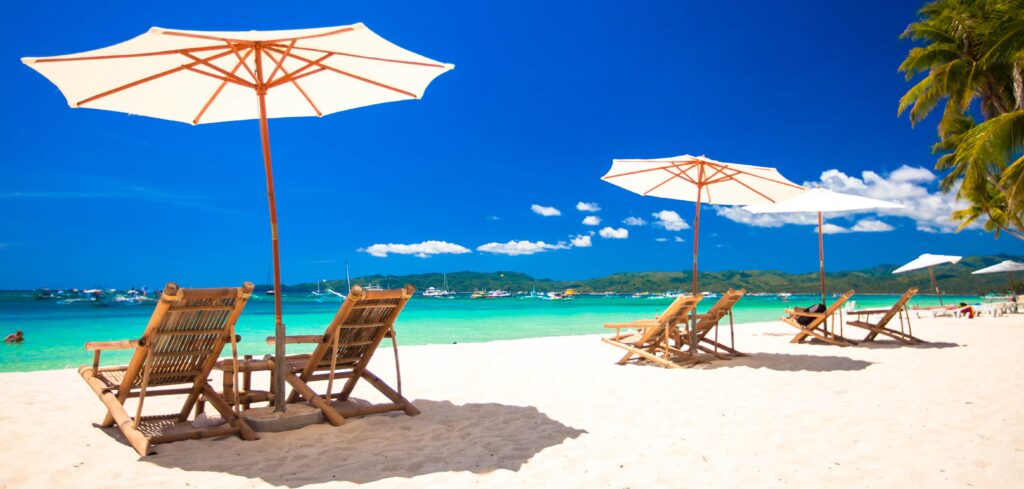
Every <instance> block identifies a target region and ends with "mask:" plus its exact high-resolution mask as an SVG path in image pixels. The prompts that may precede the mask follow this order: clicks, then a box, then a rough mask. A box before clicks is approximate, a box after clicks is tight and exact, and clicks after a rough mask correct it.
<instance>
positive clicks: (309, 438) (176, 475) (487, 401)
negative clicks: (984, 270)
mask: <svg viewBox="0 0 1024 489" xmlns="http://www.w3.org/2000/svg"><path fill="white" fill-rule="evenodd" d="M914 326H915V327H914V333H915V334H916V335H918V336H920V337H922V338H924V339H927V340H930V341H932V343H931V344H929V345H924V346H920V347H895V346H894V345H892V344H888V343H883V344H880V345H875V346H870V347H854V348H838V347H833V346H824V345H807V344H804V345H791V344H789V343H788V339H789V337H790V336H791V335H792V333H793V330H792V329H790V328H788V327H786V326H785V325H782V324H780V323H761V324H748V325H741V326H738V334H737V345H738V346H739V347H740V349H741V350H743V351H746V352H749V353H752V355H751V356H750V357H748V358H744V359H739V360H733V361H720V362H715V363H713V364H711V365H710V366H705V367H701V368H695V369H686V370H665V369H661V368H657V367H653V366H636V365H631V366H624V367H623V366H617V365H615V364H614V361H615V360H617V359H618V358H619V356H620V350H617V349H614V348H612V347H610V346H607V345H605V344H602V343H600V342H599V341H598V339H597V337H593V336H590V337H563V338H542V339H528V340H519V341H505V342H494V343H484V344H460V345H434V346H419V347H406V348H403V349H402V351H401V356H402V365H403V372H404V379H403V380H404V388H405V394H406V396H407V397H409V398H410V399H413V400H414V402H415V403H416V404H417V406H419V408H420V409H422V410H423V414H422V415H420V416H417V417H408V416H404V415H377V416H371V417H366V418H362V419H352V420H350V421H349V422H348V423H347V424H346V425H344V426H342V427H337V428H334V427H331V426H328V425H316V426H310V427H306V428H303V429H301V430H297V431H292V432H287V433H271V434H263V435H262V439H261V440H259V441H254V442H243V441H241V440H239V439H237V438H224V439H216V440H198V441H186V442H179V443H174V444H168V445H159V446H157V451H158V454H157V455H153V456H150V457H146V458H145V459H141V460H140V459H139V458H138V457H137V456H136V453H135V451H134V450H132V449H131V448H130V447H129V446H127V445H124V444H122V443H121V442H119V441H118V437H117V436H115V433H116V430H102V429H99V428H96V427H95V426H94V425H93V423H96V422H98V421H100V419H101V418H102V415H103V413H104V410H103V407H102V405H101V404H100V403H99V401H98V400H97V399H96V398H95V396H94V395H93V394H92V392H91V391H90V390H89V389H88V388H87V387H86V385H85V383H84V382H82V380H81V379H80V377H79V376H78V374H77V373H76V372H75V371H73V370H59V371H47V372H34V373H15V374H3V375H0V394H2V395H3V399H4V400H5V402H4V403H3V404H2V405H0V461H2V463H0V487H60V486H71V487H132V488H139V487H186V486H191V487H218V488H232V487H269V486H286V487H304V486H326V485H330V486H331V487H339V486H346V485H352V483H366V484H368V485H372V486H374V487H403V488H404V487H587V488H593V487H616V488H618V487H633V488H646V487H749V488H762V487H813V488H819V487H923V488H941V487H977V488H1001V487H1006V488H1011V487H1024V395H1022V393H1024V391H1022V384H1024V380H1022V372H1024V357H1022V354H1024V316H1016V317H1013V316H1011V317H1004V318H995V319H990V318H986V319H975V320H966V319H963V320H960V319H937V320H919V321H916V322H915V325H914ZM852 329H853V328H848V330H852ZM848 332H849V331H848ZM851 336H852V335H851ZM242 346H243V351H244V343H243V344H242ZM373 367H374V368H373V370H374V371H375V373H377V374H378V375H380V376H381V377H383V378H385V379H386V380H388V381H389V382H392V379H393V378H394V376H393V372H394V371H393V364H392V359H391V356H390V351H389V350H382V351H381V352H380V353H379V354H378V356H377V358H376V359H375V360H374V364H373ZM217 380H218V382H217V384H216V385H218V386H219V377H217ZM375 394H376V392H375V391H373V390H372V389H371V388H370V387H368V386H361V387H360V388H357V389H356V396H357V397H360V396H366V398H367V399H370V400H379V397H378V396H376V395H375ZM165 400H169V399H167V398H158V400H147V404H146V406H147V408H148V407H160V404H161V403H163V402H164V401H165ZM178 402H180V401H178ZM174 410H175V411H176V409H174ZM169 411H170V410H159V409H158V410H156V411H148V410H147V412H151V413H153V412H157V413H159V412H169ZM339 481H340V482H339Z"/></svg>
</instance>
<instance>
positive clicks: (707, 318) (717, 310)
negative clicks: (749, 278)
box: [697, 289, 747, 331]
mask: <svg viewBox="0 0 1024 489" xmlns="http://www.w3.org/2000/svg"><path fill="white" fill-rule="evenodd" d="M746 293H747V289H740V290H733V289H729V290H727V291H726V292H725V293H724V294H722V297H721V298H719V299H718V302H716V303H715V305H713V306H711V309H708V312H706V313H704V314H703V315H702V317H701V318H700V320H698V321H697V331H702V330H707V329H711V328H713V327H714V326H715V325H716V324H718V321H720V320H721V319H722V318H723V317H725V316H726V314H729V311H731V310H732V307H733V306H735V305H736V303H737V302H739V300H740V299H741V298H742V297H743V295H744V294H746Z"/></svg>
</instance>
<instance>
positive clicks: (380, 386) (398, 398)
mask: <svg viewBox="0 0 1024 489" xmlns="http://www.w3.org/2000/svg"><path fill="white" fill-rule="evenodd" d="M362 377H363V378H364V379H366V381H367V382H369V383H370V385H372V386H374V387H375V388H376V389H377V390H378V391H380V393H381V394H384V396H385V397H387V398H388V399H390V400H391V402H393V403H395V404H401V405H404V406H405V409H404V411H405V414H408V415H409V416H416V415H417V414H420V410H419V409H418V408H417V407H416V406H413V404H412V403H411V402H409V400H408V399H406V398H404V397H402V395H401V394H399V393H398V392H395V390H394V389H392V388H391V386H389V385H387V384H385V383H384V381H383V380H381V379H380V377H377V376H376V375H373V374H372V373H370V371H369V370H365V369H364V370H363V373H362Z"/></svg>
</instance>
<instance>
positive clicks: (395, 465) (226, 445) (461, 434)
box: [105, 399, 586, 487]
mask: <svg viewBox="0 0 1024 489" xmlns="http://www.w3.org/2000/svg"><path fill="white" fill-rule="evenodd" d="M413 403H414V404H415V405H416V406H417V407H418V408H420V410H422V414H420V415H419V416H415V417H409V416H405V415H404V414H392V415H373V416H367V417H363V418H351V419H348V420H347V423H346V424H345V425H343V426H339V427H332V426H330V425H327V424H319V425H314V426H307V427H305V428H302V429H299V430H295V431H290V432H285V433H261V434H260V436H261V437H262V439H261V440H258V441H251V442H244V441H241V440H239V439H237V438H224V439H215V440H200V441H188V442H178V443H171V444H166V445H157V448H156V450H157V454H156V455H151V456H149V457H146V458H144V459H142V461H143V462H148V463H153V464H156V465H159V466H162V467H167V468H177V469H182V470H187V471H211V472H223V473H229V474H234V475H237V476H241V477H247V478H254V479H262V480H263V481H265V482H267V483H269V484H273V485H275V486H287V487H299V486H304V485H307V484H316V483H323V482H329V481H349V482H356V483H366V482H373V481H377V480H380V479H386V478H389V477H404V478H409V477H415V476H418V475H425V474H432V473H438V472H462V471H466V472H473V473H477V474H482V473H487V472H492V471H494V470H498V469H506V470H512V471H518V470H519V468H520V467H521V466H522V465H523V464H524V463H526V461H528V460H530V458H532V457H533V456H534V455H536V454H537V453H539V452H540V451H541V450H544V449H545V448H548V447H552V446H555V445H559V444H561V443H563V442H564V441H566V440H568V439H575V438H577V437H579V436H580V435H582V434H584V433H586V432H585V431H584V430H578V429H575V428H571V427H569V426H566V425H564V424H562V423H559V422H558V421H555V420H553V419H551V418H549V417H548V416H547V415H545V414H544V413H541V412H540V411H538V410H537V409H536V408H534V407H530V406H510V405H505V404H496V403H487V404H465V405H461V406H458V405H455V404H452V403H451V402H448V401H429V400H423V399H419V400H415V401H413ZM105 431H107V432H108V434H110V435H111V436H112V437H114V438H119V439H120V438H123V437H120V436H119V435H120V432H118V431H117V429H116V428H115V429H113V430H112V431H111V430H110V429H107V430H105ZM286 440H287V441H286ZM122 442H123V440H122Z"/></svg>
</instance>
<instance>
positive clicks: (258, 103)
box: [22, 23, 453, 410]
mask: <svg viewBox="0 0 1024 489" xmlns="http://www.w3.org/2000/svg"><path fill="white" fill-rule="evenodd" d="M22 62H24V63H25V64H26V65H28V66H29V67H31V68H32V69H34V70H36V71H38V72H39V73H41V74H42V75H43V76H45V77H46V78H47V79H49V80H50V81H51V82H53V84H54V85H56V86H57V88H59V89H60V91H61V92H62V93H63V94H64V96H65V98H67V102H68V105H70V106H71V107H72V108H89V109H103V110H111V111H117V112H125V113H128V114H133V115H144V116H148V117H154V118H158V119H167V120H172V121H178V122H185V123H188V124H193V125H195V124H206V123H211V122H225V121H238V120H249V119H259V121H260V122H259V127H260V143H261V145H262V150H263V167H264V171H265V173H266V178H267V201H268V205H269V209H270V237H271V248H272V251H273V259H274V312H275V331H274V333H275V336H276V337H277V346H276V348H277V349H276V354H277V355H278V358H283V357H284V354H285V350H284V344H285V342H284V322H283V320H282V314H281V292H282V291H281V264H280V252H279V248H278V233H277V205H276V201H275V192H274V176H273V170H272V165H271V158H270V134H269V127H268V123H267V119H270V118H276V117H304V116H317V117H321V116H324V115H328V114H331V113H334V112H339V111H343V110H348V109H354V108H357V107H364V106H367V105H374V104H379V103H384V102H394V101H400V100H414V99H419V98H420V97H422V96H423V92H424V91H425V90H426V88H427V85H429V84H430V82H431V81H433V80H434V78H436V77H437V76H439V75H441V74H442V73H444V72H446V71H448V70H450V69H452V68H453V66H452V65H450V64H444V63H439V62H437V61H434V60H431V59H429V58H426V57H423V56H420V55H418V54H416V53H413V52H411V51H407V50H405V49H403V48H401V47H398V46H396V45H394V44H392V43H391V42H388V41H387V40H386V39H384V38H382V37H380V36H378V35H377V34H375V33H374V32H373V31H371V30H370V29H369V28H367V27H366V26H365V25H363V24H361V23H360V24H352V25H347V26H338V27H323V28H315V29H298V30H280V31H245V32H214V31H185V30H175V29H163V28H159V27H154V28H152V29H150V30H149V31H147V32H146V33H144V34H142V35H140V36H138V37H135V38H133V39H129V40H128V41H125V42H122V43H120V44H115V45H113V46H109V47H105V48H101V49H96V50H93V51H86V52H82V53H76V54H69V55H65V56H55V57H47V58H22ZM277 366H278V372H277V375H276V376H275V380H276V386H277V388H278V390H277V392H278V393H279V395H278V396H277V401H276V403H275V404H276V409H278V410H283V409H284V396H282V395H280V393H282V392H284V362H280V361H279V362H277Z"/></svg>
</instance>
